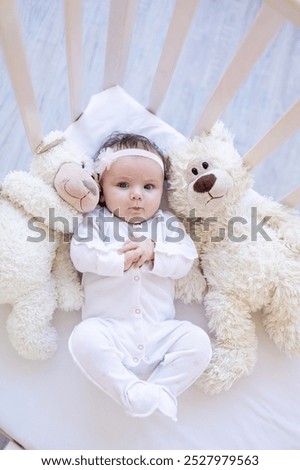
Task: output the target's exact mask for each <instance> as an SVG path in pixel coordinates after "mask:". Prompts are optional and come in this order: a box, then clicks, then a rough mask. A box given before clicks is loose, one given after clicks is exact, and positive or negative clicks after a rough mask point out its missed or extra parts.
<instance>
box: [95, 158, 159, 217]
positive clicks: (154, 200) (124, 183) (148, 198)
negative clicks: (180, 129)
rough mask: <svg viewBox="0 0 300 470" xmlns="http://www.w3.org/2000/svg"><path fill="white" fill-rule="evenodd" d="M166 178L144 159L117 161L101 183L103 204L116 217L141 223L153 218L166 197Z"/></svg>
mask: <svg viewBox="0 0 300 470" xmlns="http://www.w3.org/2000/svg"><path fill="white" fill-rule="evenodd" d="M163 183H164V176H163V172H162V169H161V167H160V166H159V164H158V163H156V162H155V161H153V160H151V159H149V158H145V157H138V156H132V157H122V158H119V159H118V160H116V161H115V162H114V163H113V164H112V165H111V167H110V168H109V170H105V172H104V173H103V175H102V179H101V187H102V195H101V199H100V200H101V202H105V205H106V207H107V208H108V209H109V210H110V211H111V212H112V213H113V214H115V215H116V216H117V217H119V218H121V219H123V220H125V221H126V222H129V223H141V222H143V221H144V220H147V219H150V218H151V217H153V216H154V214H155V213H156V211H157V210H158V208H159V205H160V201H161V197H162V193H163Z"/></svg>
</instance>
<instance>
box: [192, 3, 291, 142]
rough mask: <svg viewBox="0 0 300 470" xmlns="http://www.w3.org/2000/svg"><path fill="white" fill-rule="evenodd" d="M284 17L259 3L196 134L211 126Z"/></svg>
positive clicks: (198, 125)
mask: <svg viewBox="0 0 300 470" xmlns="http://www.w3.org/2000/svg"><path fill="white" fill-rule="evenodd" d="M284 21H285V19H284V17H283V16H282V15H281V14H280V13H278V12H277V11H275V10H273V9H272V8H271V7H269V6H268V5H263V6H262V8H261V9H260V11H259V12H258V15H257V17H256V19H255V20H254V22H253V24H252V26H251V28H250V31H249V32H248V34H247V36H246V37H245V39H244V41H243V42H242V44H241V45H240V48H239V49H238V51H237V53H236V55H235V57H234V58H233V60H232V62H231V63H230V65H229V67H228V68H227V70H226V72H225V74H224V75H223V77H222V79H221V81H220V82H219V84H218V86H217V87H216V89H215V91H214V93H213V94H212V96H211V98H210V99H209V101H208V103H207V105H206V107H205V109H204V111H203V113H202V115H201V116H200V118H199V120H198V122H197V124H196V126H195V128H194V130H193V132H192V135H197V134H199V133H200V132H201V130H202V129H206V130H210V129H211V127H212V126H213V124H214V123H215V122H216V120H217V119H218V118H219V116H220V115H221V113H222V112H223V111H224V110H225V108H226V106H227V105H228V104H229V102H230V100H231V99H232V97H233V96H234V94H235V93H236V91H237V90H238V88H239V87H240V85H241V83H242V82H243V81H244V80H245V78H246V77H247V75H248V73H249V72H250V70H251V68H252V67H253V65H254V64H255V62H256V61H257V60H258V58H259V57H260V55H261V54H262V53H263V51H264V49H265V48H266V47H267V45H268V44H269V42H270V41H271V39H272V38H273V36H274V35H275V34H276V33H277V31H278V29H279V28H280V27H281V26H282V24H283V22H284ZM254 98H255V97H253V99H254Z"/></svg>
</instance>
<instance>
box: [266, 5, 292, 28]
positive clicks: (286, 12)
mask: <svg viewBox="0 0 300 470" xmlns="http://www.w3.org/2000/svg"><path fill="white" fill-rule="evenodd" d="M265 2H266V3H268V4H269V5H270V6H271V7H272V8H274V10H277V11H279V12H280V13H281V14H282V15H283V16H284V17H285V18H286V19H287V20H289V21H291V22H292V23H294V25H295V26H297V27H298V28H300V0H265Z"/></svg>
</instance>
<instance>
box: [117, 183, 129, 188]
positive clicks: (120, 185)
mask: <svg viewBox="0 0 300 470" xmlns="http://www.w3.org/2000/svg"><path fill="white" fill-rule="evenodd" d="M117 186H118V187H119V188H122V189H126V188H128V186H129V184H128V183H125V181H121V182H120V183H118V185H117Z"/></svg>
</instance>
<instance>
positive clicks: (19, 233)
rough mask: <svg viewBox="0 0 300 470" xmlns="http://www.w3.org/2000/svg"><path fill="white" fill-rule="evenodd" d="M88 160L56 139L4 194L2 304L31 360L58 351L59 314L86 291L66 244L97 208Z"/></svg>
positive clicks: (7, 183)
mask: <svg viewBox="0 0 300 470" xmlns="http://www.w3.org/2000/svg"><path fill="white" fill-rule="evenodd" d="M85 165H89V159H88V158H87V156H86V155H84V154H83V153H82V152H81V151H79V150H78V149H76V148H74V147H73V146H72V145H71V144H70V143H68V142H67V141H66V140H65V139H64V137H63V134H62V133H60V132H51V133H50V134H49V135H48V136H47V137H46V138H45V139H44V141H43V142H42V144H41V145H40V146H39V147H38V148H37V151H36V154H35V155H34V157H33V160H32V164H31V168H30V171H29V172H24V171H14V172H11V173H9V174H8V175H7V176H6V177H5V179H4V181H3V183H2V187H1V192H0V244H1V246H0V303H1V304H2V303H9V304H11V305H12V311H11V313H10V314H9V316H8V320H7V331H8V335H9V339H10V341H11V343H12V345H13V346H14V348H15V349H16V350H17V351H18V353H19V354H20V355H21V356H23V357H24V358H27V359H47V358H49V357H50V356H51V355H52V354H53V353H54V351H55V349H56V347H57V332H56V330H55V329H54V328H53V326H52V325H51V321H52V317H53V313H54V310H55V308H56V307H59V308H61V309H63V310H73V309H79V308H80V306H81V290H80V283H79V279H78V275H77V272H76V271H75V269H74V268H73V266H72V264H71V261H70V258H69V237H70V233H72V232H73V228H75V227H76V224H78V223H79V221H80V220H81V217H82V216H81V213H82V212H86V211H89V210H92V209H94V208H95V206H96V204H97V202H98V199H99V191H98V185H97V184H96V183H95V181H94V179H93V178H92V176H91V174H92V173H91V170H90V168H89V167H88V168H84V166H85Z"/></svg>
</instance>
